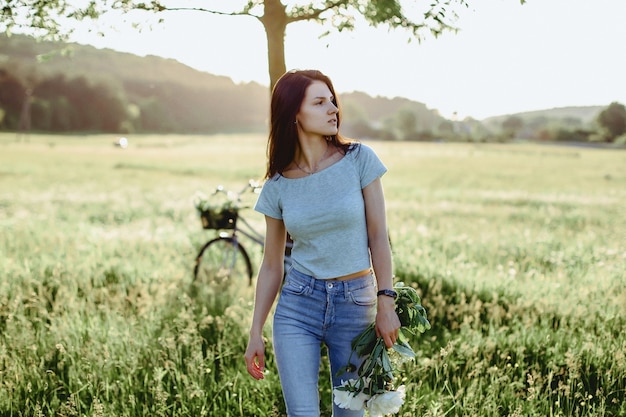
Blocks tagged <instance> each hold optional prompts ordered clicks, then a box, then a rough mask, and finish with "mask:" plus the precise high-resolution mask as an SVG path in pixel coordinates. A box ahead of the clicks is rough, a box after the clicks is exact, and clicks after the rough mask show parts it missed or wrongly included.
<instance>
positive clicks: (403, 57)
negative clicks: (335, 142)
mask: <svg viewBox="0 0 626 417" xmlns="http://www.w3.org/2000/svg"><path fill="white" fill-rule="evenodd" d="M172 1H173V2H176V1H175V0H172ZM420 1H425V0H420ZM469 2H470V7H469V8H462V9H457V11H458V12H459V19H458V20H457V21H456V26H457V27H459V28H460V31H459V32H458V33H447V34H444V35H442V36H440V37H438V38H434V37H432V36H427V37H425V39H423V40H422V41H421V42H417V41H415V40H413V41H409V39H410V38H411V36H410V34H409V33H408V32H406V31H403V30H393V31H389V30H388V28H386V27H379V28H372V27H369V26H368V25H367V24H365V23H364V22H360V23H359V22H357V28H356V30H355V31H353V32H342V33H332V34H331V35H329V36H326V37H323V38H320V35H321V34H322V33H324V32H325V31H326V30H327V29H328V28H327V27H324V26H321V25H319V24H315V23H311V22H298V23H294V24H290V25H288V27H287V34H286V40H285V58H286V64H287V69H295V68H297V69H309V68H316V69H320V70H321V71H323V72H324V73H326V74H327V75H328V76H330V78H331V79H332V81H333V84H334V86H335V89H336V91H337V92H338V93H345V92H351V91H362V92H365V93H368V94H369V95H371V96H374V97H376V96H383V97H389V98H393V97H405V98H408V99H411V100H414V101H419V102H421V103H424V104H425V105H426V106H427V107H428V108H430V109H436V110H438V111H439V112H440V113H441V114H442V115H443V116H445V117H448V118H459V119H462V118H465V117H473V118H475V119H479V120H481V119H484V118H487V117H490V116H497V115H505V114H512V113H518V112H524V111H533V110H544V109H550V108H555V107H566V106H596V105H599V106H607V105H609V104H610V103H611V102H614V101H617V102H620V103H622V104H626V46H625V44H624V42H625V41H626V24H624V23H623V22H624V21H626V0H528V1H527V2H526V3H525V4H524V5H521V4H520V2H519V1H518V0H469ZM180 3H181V4H182V3H185V2H184V1H180ZM228 3H229V4H238V3H241V2H239V1H232V0H231V1H229V2H228ZM299 3H300V4H301V3H302V2H299ZM403 3H404V4H406V6H407V10H409V11H410V8H411V6H412V3H415V1H410V0H407V1H404V2H403ZM187 4H188V3H187ZM203 4H204V5H205V7H209V6H210V5H211V4H217V5H220V4H221V5H224V4H225V2H224V1H216V0H215V1H214V0H205V1H204V2H203ZM217 7H220V6H217ZM222 8H223V9H224V10H226V9H225V8H224V7H223V6H222ZM161 17H164V18H165V21H164V23H162V24H155V25H152V29H144V30H142V31H137V30H135V29H131V28H130V27H129V25H127V24H124V23H123V22H122V19H121V18H120V17H119V16H117V17H115V16H111V17H110V20H111V22H113V26H114V29H111V28H109V26H108V25H105V24H104V23H101V24H100V25H101V29H104V30H106V36H104V37H100V36H97V35H96V34H95V33H93V32H88V31H87V30H85V29H84V28H83V29H79V30H77V32H76V33H75V35H74V36H73V37H72V39H71V40H72V41H75V42H78V43H82V44H90V45H94V46H96V47H98V48H111V49H115V50H118V51H122V52H130V53H133V54H137V55H140V56H144V55H157V56H162V57H165V58H173V59H176V60H177V61H180V62H181V63H184V64H186V65H189V66H190V67H193V68H196V69H198V70H201V71H205V72H209V73H211V74H215V75H225V76H228V77H230V78H232V79H233V81H235V82H236V83H245V82H250V81H255V82H258V83H260V84H262V85H269V76H268V70H267V45H266V38H265V32H264V29H263V26H262V25H261V23H260V22H258V21H257V20H256V19H254V18H251V17H247V16H219V15H212V14H209V13H199V12H181V11H178V12H169V13H167V14H164V15H161ZM105 26H106V27H105Z"/></svg>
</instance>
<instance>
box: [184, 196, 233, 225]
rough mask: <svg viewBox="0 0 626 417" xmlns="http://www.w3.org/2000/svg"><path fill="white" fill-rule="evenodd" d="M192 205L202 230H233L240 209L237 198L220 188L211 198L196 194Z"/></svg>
mask: <svg viewBox="0 0 626 417" xmlns="http://www.w3.org/2000/svg"><path fill="white" fill-rule="evenodd" d="M193 205H194V207H195V208H196V211H197V212H198V215H199V216H200V220H201V221H202V227H203V228H204V229H233V228H234V227H235V222H236V221H237V217H238V211H239V209H240V208H241V206H240V201H239V196H238V195H237V194H235V193H232V192H230V191H226V190H224V189H223V188H222V187H218V188H217V189H216V190H215V192H214V193H213V194H212V195H211V196H206V195H205V194H203V193H201V192H196V194H195V195H194V197H193Z"/></svg>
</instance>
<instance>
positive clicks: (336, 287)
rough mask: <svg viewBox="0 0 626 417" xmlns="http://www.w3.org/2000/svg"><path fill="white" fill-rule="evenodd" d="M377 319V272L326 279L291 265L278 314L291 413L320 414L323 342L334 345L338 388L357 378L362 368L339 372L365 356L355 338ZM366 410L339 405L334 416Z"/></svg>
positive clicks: (277, 347) (356, 415)
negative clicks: (357, 348) (356, 351)
mask: <svg viewBox="0 0 626 417" xmlns="http://www.w3.org/2000/svg"><path fill="white" fill-rule="evenodd" d="M375 318H376V287H375V284H374V278H373V276H372V274H371V273H370V274H367V275H364V276H362V277H358V278H353V279H351V280H348V281H324V280H319V279H315V278H313V277H312V276H309V275H306V274H303V273H301V272H298V271H296V270H295V269H293V268H291V270H290V271H289V272H288V274H287V276H286V278H285V283H284V285H283V287H282V290H281V293H280V298H279V300H278V304H277V306H276V311H275V313H274V326H273V339H274V353H275V356H276V364H277V366H278V373H279V376H280V381H281V386H282V390H283V396H284V397H285V405H286V406H287V414H288V416H289V417H319V415H320V407H319V389H318V378H319V370H320V360H321V344H322V343H323V344H325V345H326V346H327V348H328V356H329V360H330V368H331V374H332V375H331V378H332V385H333V387H336V386H339V385H341V381H342V380H343V381H347V380H348V379H350V378H356V376H357V374H356V371H354V372H352V373H343V374H342V375H336V373H337V371H338V370H339V369H340V368H341V367H343V366H345V365H347V364H348V360H349V359H350V361H351V363H352V364H354V365H356V366H357V368H358V366H359V365H360V364H361V362H362V359H360V358H357V357H356V355H353V356H352V357H351V358H350V354H351V352H352V346H351V343H352V340H353V339H354V338H355V337H356V336H358V335H359V334H360V333H361V332H362V331H363V330H365V328H366V327H367V326H368V325H370V324H371V323H372V322H374V320H375ZM363 415H364V412H363V411H362V410H361V411H352V410H345V409H342V408H339V407H338V406H337V405H336V404H334V401H333V416H334V417H362V416H363Z"/></svg>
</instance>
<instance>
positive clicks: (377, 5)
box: [0, 0, 525, 88]
mask: <svg viewBox="0 0 626 417" xmlns="http://www.w3.org/2000/svg"><path fill="white" fill-rule="evenodd" d="M520 2H521V3H524V2H525V0H520ZM220 3H223V2H216V3H215V4H216V5H217V4H220ZM229 3H230V4H233V3H234V4H235V5H233V6H230V5H229V6H227V7H230V9H228V10H223V9H219V8H218V6H215V8H210V7H206V6H205V5H206V1H202V0H143V1H142V0H140V1H135V0H91V1H88V2H73V1H71V0H50V1H32V0H0V31H6V32H7V33H10V32H11V31H14V30H16V29H17V30H18V31H21V32H26V33H30V34H34V35H36V36H41V37H48V38H56V39H62V38H63V37H65V36H68V35H69V33H70V29H67V27H68V26H67V25H66V23H67V22H68V21H75V20H78V21H80V20H85V19H98V18H99V17H100V16H102V15H104V14H106V13H108V12H110V11H113V10H118V11H122V12H124V13H129V12H135V11H144V12H152V13H157V14H159V15H160V16H165V15H164V13H166V12H171V11H181V10H186V11H195V12H205V13H212V14H219V15H227V16H248V17H253V18H255V19H257V20H258V21H259V22H260V23H261V24H262V25H263V27H264V29H265V33H266V37H267V45H268V67H269V68H268V70H269V75H270V88H272V87H273V85H274V84H275V82H276V81H277V80H278V77H280V76H281V75H282V74H283V73H284V72H285V71H286V66H285V51H284V39H285V33H286V27H287V25H289V24H292V23H296V22H301V21H313V22H317V23H320V24H323V25H325V26H327V27H329V29H333V30H338V31H340V32H341V31H343V30H352V29H354V28H355V24H356V22H357V17H359V16H360V17H362V18H363V19H364V20H365V21H366V22H367V23H368V24H370V25H372V26H379V25H386V26H388V27H389V28H390V29H404V30H407V31H409V32H410V33H411V34H412V35H413V36H415V38H416V39H418V40H421V39H422V38H423V37H424V36H426V35H427V34H431V35H433V36H438V35H440V34H442V33H443V32H445V31H454V30H457V28H456V27H455V26H454V23H455V21H456V19H457V14H456V12H455V9H456V8H458V7H467V6H468V5H469V4H468V2H467V0H433V1H431V2H424V5H423V6H422V5H421V3H420V4H419V5H418V2H413V3H411V6H415V8H416V9H417V10H411V11H410V12H407V11H406V10H405V8H404V7H403V3H406V4H408V3H409V2H401V1H399V0H308V1H303V2H298V1H289V2H286V1H281V0H248V1H246V2H243V3H241V2H229ZM81 5H82V6H81ZM220 7H223V6H221V5H220Z"/></svg>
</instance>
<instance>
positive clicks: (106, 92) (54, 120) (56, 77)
mask: <svg viewBox="0 0 626 417" xmlns="http://www.w3.org/2000/svg"><path fill="white" fill-rule="evenodd" d="M103 69H106V71H104V70H103ZM340 99H341V104H342V109H343V120H342V131H343V133H344V134H346V135H347V136H350V137H354V138H358V139H367V138H373V139H383V140H394V141H469V142H493V141H497V142H507V141H510V140H515V139H522V140H533V141H550V142H553V141H558V142H603V143H617V144H626V109H625V108H624V105H623V104H620V103H617V102H615V103H611V104H610V105H608V106H607V107H605V108H602V107H581V108H563V109H551V110H542V111H537V112H529V113H519V114H515V115H509V116H499V117H492V118H488V119H485V120H482V121H479V120H475V119H471V118H466V119H463V120H458V119H457V118H453V119H452V120H449V119H446V118H444V117H442V116H441V115H440V114H439V113H438V112H437V111H436V110H432V109H429V108H427V106H426V105H425V104H423V103H419V102H416V101H412V100H409V99H406V98H401V97H396V98H393V99H390V98H385V97H371V96H369V95H367V94H365V93H361V92H352V93H346V94H340ZM268 108H269V93H268V90H267V87H266V86H262V85H260V84H256V83H248V84H238V85H236V84H235V83H233V81H232V80H231V79H230V78H228V77H220V76H215V75H212V74H207V73H204V72H201V71H197V70H195V69H193V68H190V67H187V66H185V65H183V64H181V63H179V62H177V61H174V60H171V59H164V58H160V57H155V56H148V57H139V56H135V55H132V54H124V53H120V52H116V51H113V50H108V49H103V50H101V49H96V48H94V47H91V46H88V45H77V44H65V43H55V42H46V41H40V42H38V41H36V40H35V39H34V38H31V37H27V36H23V35H13V36H11V37H6V36H2V35H0V130H3V131H17V132H19V131H34V132H54V133H86V132H103V133H121V134H130V133H181V134H185V133H198V134H212V133H224V132H233V133H234V132H266V131H267V119H268Z"/></svg>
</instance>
